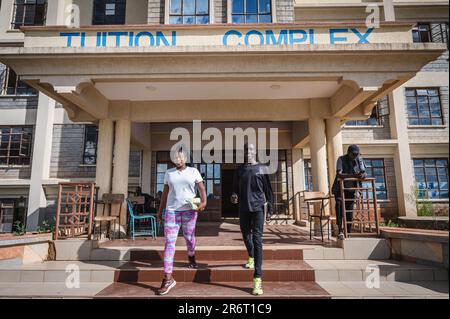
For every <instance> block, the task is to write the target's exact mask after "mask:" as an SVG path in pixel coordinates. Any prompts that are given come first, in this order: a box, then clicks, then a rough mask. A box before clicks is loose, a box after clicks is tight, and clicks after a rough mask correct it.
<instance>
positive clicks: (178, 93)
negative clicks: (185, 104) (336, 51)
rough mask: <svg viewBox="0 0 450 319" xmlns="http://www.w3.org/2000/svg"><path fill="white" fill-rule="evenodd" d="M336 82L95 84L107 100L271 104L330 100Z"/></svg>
mask: <svg viewBox="0 0 450 319" xmlns="http://www.w3.org/2000/svg"><path fill="white" fill-rule="evenodd" d="M339 87H340V84H339V82H338V81H256V82H248V81H246V82H244V81H242V82H239V81H233V82H226V81H220V82H217V81H214V82H96V83H95V88H96V89H97V90H98V91H99V92H100V93H101V94H102V95H103V96H105V97H106V98H107V99H108V100H129V101H166V100H172V101H179V100H236V99H239V100H246V99H248V100H250V99H251V100H258V99H264V100H268V99H269V100H270V99H272V100H275V99H306V98H308V99H310V98H323V97H330V96H332V95H333V94H334V93H335V92H336V91H337V90H338V89H339Z"/></svg>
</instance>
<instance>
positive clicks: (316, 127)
mask: <svg viewBox="0 0 450 319" xmlns="http://www.w3.org/2000/svg"><path fill="white" fill-rule="evenodd" d="M308 125H309V135H310V142H309V147H310V151H311V166H312V177H313V187H314V190H315V191H319V192H324V193H325V194H327V193H328V171H327V139H326V134H325V122H324V120H323V119H322V118H310V119H309V120H308Z"/></svg>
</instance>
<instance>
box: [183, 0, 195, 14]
mask: <svg viewBox="0 0 450 319" xmlns="http://www.w3.org/2000/svg"><path fill="white" fill-rule="evenodd" d="M183 14H184V15H187V14H192V15H193V14H195V0H183Z"/></svg>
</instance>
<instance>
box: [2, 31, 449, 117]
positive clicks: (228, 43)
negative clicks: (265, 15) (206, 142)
mask: <svg viewBox="0 0 450 319" xmlns="http://www.w3.org/2000/svg"><path fill="white" fill-rule="evenodd" d="M411 28H412V25H408V24H404V23H385V24H382V26H381V27H380V28H377V29H372V28H368V27H367V26H365V25H362V24H334V25H329V24H326V25H325V24H316V25H301V24H289V25H279V24H271V25H245V26H241V25H239V26H234V25H209V26H172V25H171V26H151V25H141V26H90V27H81V28H79V29H74V28H67V27H51V26H50V27H24V28H22V31H23V32H24V33H25V44H24V47H23V48H19V47H5V48H0V60H1V61H2V62H3V63H5V64H7V65H8V66H10V67H12V68H13V69H14V70H15V71H16V73H17V74H18V75H20V76H21V78H22V79H23V80H25V81H27V82H28V83H30V85H32V86H33V87H35V88H36V89H38V90H39V91H41V92H43V93H45V94H47V95H49V96H50V97H52V98H53V99H55V100H56V101H58V102H60V103H61V104H62V105H63V106H64V107H65V108H66V110H67V111H68V113H69V116H70V118H71V120H73V121H87V120H89V121H95V120H99V119H112V120H119V119H126V120H130V121H133V122H167V121H172V122H176V121H179V122H183V121H191V120H192V119H198V120H203V121H236V120H243V121H267V120H270V121H274V120H276V121H286V120H289V121H297V120H305V119H308V118H310V117H311V116H314V117H316V116H320V117H322V118H328V117H337V118H341V119H348V118H364V117H367V116H368V115H370V113H371V110H372V108H373V105H374V103H375V102H376V101H377V100H378V99H379V98H380V97H382V96H384V95H386V94H387V93H389V92H390V91H392V90H393V89H395V88H396V87H398V86H400V85H401V84H403V83H404V82H405V81H407V80H408V79H410V78H411V77H413V76H414V75H415V74H416V73H417V72H418V71H419V70H420V69H421V68H422V67H423V66H424V65H426V64H427V63H428V62H430V61H433V60H434V59H436V58H437V57H438V56H439V55H440V54H442V52H444V50H446V47H445V45H441V44H416V43H412V34H411ZM168 102H170V103H168ZM261 110H264V112H261Z"/></svg>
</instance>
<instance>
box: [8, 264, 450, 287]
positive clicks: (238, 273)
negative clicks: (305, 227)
mask: <svg viewBox="0 0 450 319" xmlns="http://www.w3.org/2000/svg"><path fill="white" fill-rule="evenodd" d="M198 262H199V264H200V268H199V269H197V270H192V269H187V264H186V263H185V262H176V263H175V269H174V276H175V277H176V278H177V280H178V281H180V282H227V281H229V282H231V281H237V282H241V281H242V282H245V281H251V280H252V275H253V271H251V270H247V269H244V268H243V261H242V260H238V261H233V260H230V261H203V260H198ZM374 267H377V268H378V272H379V274H380V281H391V282H394V281H399V282H400V281H402V282H410V281H447V282H448V271H447V270H445V269H440V268H436V267H432V266H422V265H417V264H413V263H406V262H397V261H375V260H373V261H364V260H308V261H301V260H280V261H278V260H266V261H265V262H264V265H263V269H264V280H265V281H273V282H276V281H284V282H295V281H320V282H337V281H347V282H348V281H354V282H358V281H359V282H364V281H365V279H366V278H367V276H368V275H369V274H370V273H372V272H373V269H374ZM74 269H77V270H79V277H80V281H81V282H83V283H113V282H157V281H159V280H160V279H161V278H162V276H163V264H162V262H161V261H134V262H126V261H95V262H94V261H89V262H80V261H52V262H44V263H37V264H29V265H21V266H16V265H6V266H1V267H0V283H20V282H23V283H26V282H28V283H32V282H35V283H43V282H47V283H51V282H53V283H64V282H65V281H66V279H67V278H68V275H70V274H71V273H72V272H73V270H74Z"/></svg>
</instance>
